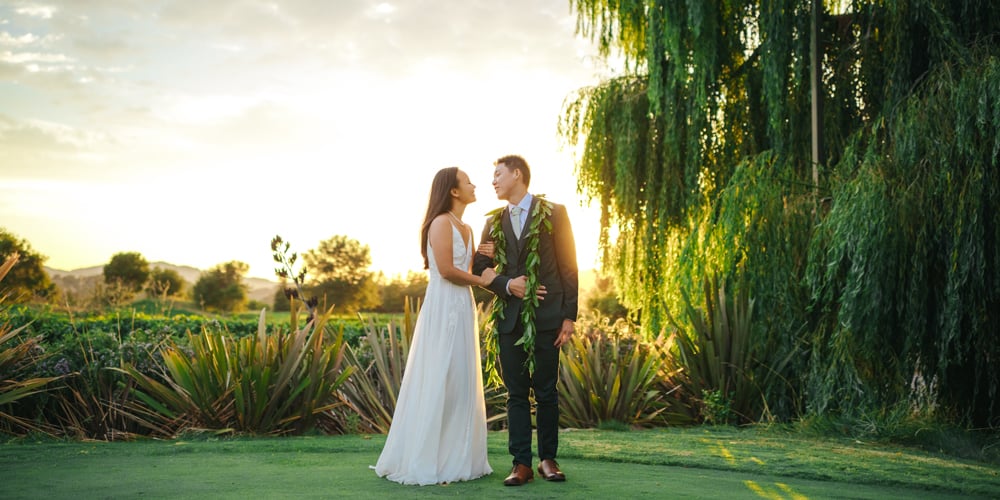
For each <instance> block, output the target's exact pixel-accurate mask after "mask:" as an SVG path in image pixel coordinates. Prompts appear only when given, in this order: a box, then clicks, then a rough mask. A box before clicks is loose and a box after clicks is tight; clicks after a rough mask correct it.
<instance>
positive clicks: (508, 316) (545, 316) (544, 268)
mask: <svg viewBox="0 0 1000 500" xmlns="http://www.w3.org/2000/svg"><path fill="white" fill-rule="evenodd" d="M538 203H539V198H538V197H534V199H533V200H532V202H531V210H530V211H529V212H528V217H527V218H526V219H525V221H524V231H523V232H522V236H524V237H523V238H516V237H515V236H514V230H513V228H512V227H511V224H510V214H509V208H504V209H503V211H502V212H500V213H498V214H496V215H494V217H500V218H501V219H500V225H501V227H502V228H503V232H504V239H505V240H506V242H507V248H505V249H504V250H505V252H506V256H507V268H506V269H504V270H503V274H502V275H497V277H496V278H495V279H494V280H493V282H492V283H490V285H489V287H487V288H488V289H489V290H490V291H491V292H493V294H494V295H496V296H497V297H499V298H500V299H501V300H502V301H503V303H504V318H503V320H501V322H500V324H499V325H497V331H498V332H499V333H501V334H507V333H510V332H511V331H512V330H513V329H514V326H515V324H516V322H517V321H520V316H521V305H522V303H523V301H522V300H521V299H519V298H517V297H515V296H513V295H510V294H508V293H507V281H508V280H510V279H512V278H516V277H518V276H521V275H525V274H527V271H528V266H527V257H528V248H527V246H528V239H527V234H528V228H529V227H531V223H532V214H533V213H534V211H535V206H536V205H538ZM552 205H553V206H552V213H551V214H550V215H549V221H550V222H551V223H552V231H551V232H550V231H547V230H546V229H545V226H544V225H542V226H541V227H540V229H539V232H538V257H539V264H538V282H539V284H541V285H544V286H545V290H546V295H545V298H544V300H541V301H539V303H538V307H537V308H535V328H536V329H537V331H548V330H556V329H558V328H559V327H560V326H562V322H563V320H564V319H570V320H573V321H576V314H577V300H578V298H577V294H578V288H579V285H578V277H577V268H576V243H575V242H574V240H573V229H572V227H571V226H570V223H569V216H568V215H567V214H566V207H565V206H563V205H559V204H556V203H553V204H552ZM492 226H493V218H492V217H491V218H490V219H489V220H487V221H486V227H485V228H484V229H483V235H482V238H481V239H480V241H482V242H492V241H493V237H492V236H490V228H491V227H492ZM493 266H494V263H493V259H492V258H491V257H487V256H485V255H483V254H480V253H477V254H476V256H475V259H474V260H473V265H472V272H473V273H475V274H477V275H480V274H482V272H483V270H484V269H486V268H487V267H493Z"/></svg>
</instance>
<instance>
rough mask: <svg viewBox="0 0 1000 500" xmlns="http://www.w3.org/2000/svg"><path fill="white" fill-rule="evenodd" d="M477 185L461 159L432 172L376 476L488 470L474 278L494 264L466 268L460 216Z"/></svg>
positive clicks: (468, 475)
mask: <svg viewBox="0 0 1000 500" xmlns="http://www.w3.org/2000/svg"><path fill="white" fill-rule="evenodd" d="M475 191H476V186H474V185H473V184H472V182H471V181H470V180H469V176H468V175H467V174H466V173H465V172H463V171H461V170H459V169H458V167H449V168H444V169H441V170H440V171H438V173H437V175H435V176H434V182H433V183H432V185H431V193H430V199H429V201H428V204H427V214H426V216H425V217H424V223H423V226H422V227H421V237H420V245H421V249H420V250H421V253H422V254H423V256H424V268H425V269H428V284H427V292H426V294H425V295H424V301H423V306H422V307H421V309H420V314H419V316H418V317H417V323H416V327H415V330H414V334H413V344H412V345H411V347H410V353H409V356H408V358H407V360H406V367H405V369H404V372H403V382H402V386H401V387H400V390H399V398H398V400H397V401H396V410H395V413H394V414H393V418H392V425H391V426H390V428H389V435H388V437H387V438H386V441H385V446H384V447H383V449H382V454H381V455H380V456H379V459H378V463H377V464H376V465H375V472H376V473H377V474H378V475H379V476H380V477H385V478H388V479H390V480H392V481H396V482H398V483H403V484H420V485H427V484H438V483H450V482H454V481H468V480H471V479H476V478H478V477H482V476H485V475H487V474H490V473H492V472H493V469H492V468H490V464H489V461H488V460H487V457H486V403H485V401H484V399H483V384H482V371H481V366H480V363H481V361H480V357H479V324H478V322H477V321H476V309H475V302H474V300H473V297H472V289H471V286H472V285H480V286H485V285H488V284H489V283H490V282H491V281H492V280H493V277H494V276H495V273H493V272H492V269H487V270H486V271H485V272H484V273H483V275H482V276H481V277H480V276H476V275H474V274H471V273H470V272H469V271H470V269H471V264H472V256H473V253H474V250H473V249H474V248H475V245H474V244H473V241H472V228H471V227H469V226H468V225H467V224H465V223H463V222H462V215H463V213H464V212H465V207H466V205H468V204H469V203H472V202H474V201H476V192H475Z"/></svg>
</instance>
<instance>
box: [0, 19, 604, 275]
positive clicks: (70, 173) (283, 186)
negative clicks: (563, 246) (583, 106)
mask: <svg viewBox="0 0 1000 500" xmlns="http://www.w3.org/2000/svg"><path fill="white" fill-rule="evenodd" d="M575 27H576V16H575V13H574V12H572V11H571V10H570V5H569V1H568V0H510V1H504V2H498V1H496V0H462V1H452V0H406V1H403V0H396V1H393V2H379V1H361V0H337V1H333V0H289V1H285V0H282V1H258V0H199V1H187V0H184V1H181V0H66V1H41V2H34V1H18V0H13V1H12V0H2V1H0V227H3V228H5V229H6V230H7V231H9V232H12V233H14V234H15V235H16V236H17V237H19V238H22V239H24V240H27V241H28V243H29V244H30V245H31V247H32V248H33V249H34V250H35V251H36V252H38V253H41V254H42V255H45V256H47V258H48V259H47V260H46V265H47V266H49V267H53V268H56V269H62V270H73V269H78V268H82V267H90V266H99V265H103V264H106V263H107V262H108V261H110V259H111V257H112V256H113V255H114V254H116V253H119V252H139V253H141V254H142V255H143V256H144V257H145V258H146V260H148V261H149V262H157V261H166V262H170V263H172V264H177V265H188V266H194V267H197V268H200V269H208V268H210V267H212V266H215V265H218V264H221V263H224V262H229V261H232V260H239V261H242V262H245V263H247V264H249V266H250V271H249V273H248V276H251V277H262V278H267V279H275V276H274V271H273V270H274V267H275V265H274V262H273V260H272V257H271V251H270V241H271V238H272V237H274V236H275V235H280V236H282V237H283V238H284V239H285V240H286V241H288V242H290V243H291V246H292V250H293V251H297V252H299V253H303V252H305V251H307V250H310V249H313V248H316V247H317V246H318V244H319V242H320V241H322V240H326V239H329V238H331V237H333V236H335V235H346V236H348V237H350V238H353V239H356V240H358V241H359V242H361V243H362V244H364V245H368V246H369V248H370V249H371V256H372V261H373V262H372V267H371V269H372V270H374V271H382V272H384V273H386V274H387V275H388V276H393V275H397V274H405V273H406V272H407V271H409V270H420V269H421V268H422V264H423V262H422V258H421V255H420V248H419V246H420V244H419V241H420V240H419V228H420V224H421V222H422V219H423V215H424V212H425V210H426V207H427V196H428V194H429V190H430V184H431V180H432V178H433V176H434V174H435V172H437V171H438V170H439V169H441V168H444V167H449V166H458V167H460V168H462V169H463V170H464V171H466V172H468V173H469V176H470V178H471V180H472V182H473V183H474V184H476V186H477V189H476V195H477V198H478V201H477V202H476V203H473V204H471V205H469V207H468V208H467V209H466V212H465V216H464V219H465V221H466V222H467V223H469V224H471V225H472V226H473V228H474V229H475V232H476V237H477V240H478V236H479V233H480V231H481V230H482V227H483V224H484V222H485V216H484V214H485V213H486V212H488V211H489V210H492V209H493V208H496V207H498V206H500V205H501V204H502V202H499V201H498V200H497V199H496V195H495V193H494V192H493V189H492V186H491V185H490V182H491V180H492V174H493V166H492V163H493V161H494V160H495V159H496V158H498V157H500V156H503V155H506V154H520V155H522V156H524V157H525V158H526V159H527V161H528V162H529V164H531V166H532V179H531V186H530V191H531V192H533V193H536V194H545V195H546V196H547V197H548V198H549V199H550V200H552V201H555V202H557V203H563V204H565V205H566V206H567V208H568V209H569V211H570V217H571V221H572V226H573V229H574V233H575V236H576V243H577V257H578V264H579V266H580V268H581V269H587V268H593V267H596V266H597V264H598V263H597V255H598V251H597V238H598V227H599V221H598V218H599V209H598V208H597V207H596V204H595V206H590V205H589V204H587V203H586V200H585V196H584V195H581V194H579V193H577V189H576V179H575V177H574V166H573V157H572V154H571V152H570V151H568V150H567V149H566V148H564V147H563V145H562V143H561V141H560V139H559V137H558V135H557V123H558V119H559V115H560V112H561V110H562V107H563V103H564V100H565V99H566V98H567V97H569V96H570V95H572V93H573V92H574V91H576V90H578V89H580V88H583V87H587V86H591V85H594V84H596V83H598V82H599V81H600V80H602V79H604V78H607V76H606V75H607V74H608V70H607V69H606V67H605V66H604V65H603V62H602V61H601V60H600V59H599V58H598V57H596V49H595V47H594V44H593V43H592V42H591V41H590V40H589V39H586V38H584V37H582V36H580V35H577V34H576V30H575Z"/></svg>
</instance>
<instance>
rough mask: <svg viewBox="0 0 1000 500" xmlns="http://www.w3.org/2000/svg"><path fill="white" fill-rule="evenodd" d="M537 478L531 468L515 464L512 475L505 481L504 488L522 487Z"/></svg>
mask: <svg viewBox="0 0 1000 500" xmlns="http://www.w3.org/2000/svg"><path fill="white" fill-rule="evenodd" d="M534 478H535V473H534V472H531V467H528V466H527V465H524V464H514V468H513V469H511V471H510V475H509V476H507V479H504V480H503V485H504V486H521V485H522V484H524V483H527V482H529V481H531V480H532V479H534Z"/></svg>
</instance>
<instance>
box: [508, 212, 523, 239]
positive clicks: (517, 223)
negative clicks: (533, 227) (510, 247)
mask: <svg viewBox="0 0 1000 500" xmlns="http://www.w3.org/2000/svg"><path fill="white" fill-rule="evenodd" d="M522 211H523V209H522V208H521V207H518V206H514V207H510V222H511V225H512V226H513V227H514V236H517V237H518V238H520V237H521V212H522Z"/></svg>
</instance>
